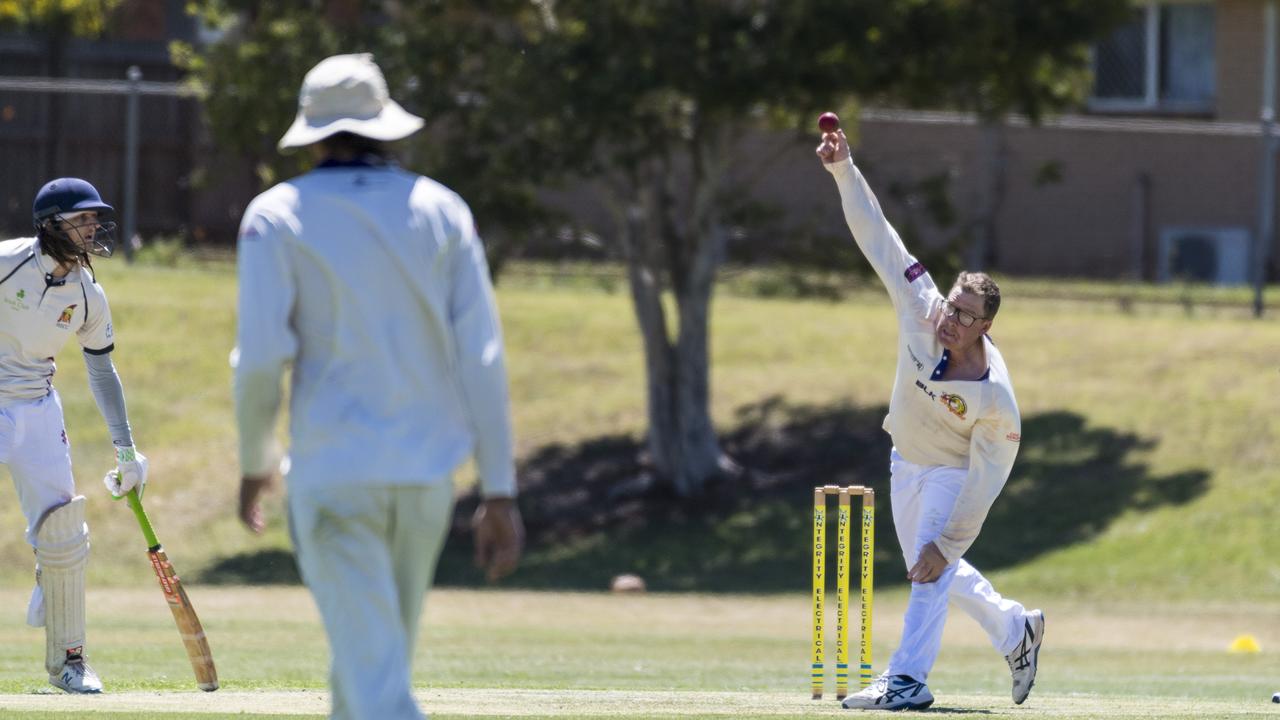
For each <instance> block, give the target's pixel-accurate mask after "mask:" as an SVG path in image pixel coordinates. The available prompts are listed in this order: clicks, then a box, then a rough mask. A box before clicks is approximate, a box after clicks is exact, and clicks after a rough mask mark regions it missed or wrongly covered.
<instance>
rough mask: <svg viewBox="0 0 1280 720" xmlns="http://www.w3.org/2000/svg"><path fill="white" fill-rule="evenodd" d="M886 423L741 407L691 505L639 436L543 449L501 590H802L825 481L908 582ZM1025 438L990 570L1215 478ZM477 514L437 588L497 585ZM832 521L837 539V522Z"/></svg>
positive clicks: (277, 579) (1098, 443)
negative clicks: (866, 512) (480, 562)
mask: <svg viewBox="0 0 1280 720" xmlns="http://www.w3.org/2000/svg"><path fill="white" fill-rule="evenodd" d="M884 414H885V408H884V407H883V406H882V407H876V408H860V407H854V406H851V405H847V404H836V405H829V406H813V405H796V404H791V403H788V402H786V401H785V400H784V399H782V398H779V397H773V398H769V399H766V400H764V401H763V402H760V403H756V404H752V405H747V406H744V407H742V408H741V409H739V411H738V413H737V418H736V423H735V425H736V427H735V429H733V430H731V431H729V432H728V433H726V434H725V435H724V436H723V438H722V443H723V446H724V449H725V451H726V452H728V453H729V454H730V455H731V456H732V457H733V458H735V459H736V460H737V461H738V462H739V463H740V464H741V465H742V466H743V467H744V468H748V469H747V470H744V471H742V472H741V473H739V474H738V475H736V476H734V477H726V478H721V479H719V480H717V481H715V482H714V483H712V484H711V485H710V486H708V488H707V492H705V493H704V494H703V496H702V497H701V498H698V499H696V500H692V501H685V500H681V499H680V498H677V497H676V496H674V495H673V494H672V493H671V492H670V491H669V490H668V489H667V488H666V486H664V485H662V484H661V483H660V482H658V481H657V479H656V478H655V476H654V475H653V473H652V470H651V468H650V467H649V466H648V464H647V462H646V459H645V452H644V449H643V447H642V446H641V445H640V444H639V443H638V442H637V441H636V439H634V438H631V437H627V436H606V437H599V438H594V439H590V440H587V441H585V442H583V443H581V444H578V445H575V446H571V447H566V446H562V445H548V446H546V447H543V448H541V449H540V450H538V451H537V452H536V453H534V454H533V455H532V456H531V457H529V458H527V459H526V460H525V461H524V462H523V463H522V465H521V467H520V471H519V475H520V483H521V499H520V506H521V511H522V512H523V514H524V519H525V525H526V529H527V531H528V544H527V550H526V554H525V557H524V559H523V561H522V562H521V565H520V569H519V570H517V571H516V573H515V574H514V575H513V576H511V577H510V578H509V579H507V580H505V581H504V582H503V585H504V586H506V587H523V588H545V589H556V590H601V589H605V588H607V587H608V586H609V582H610V580H611V579H612V578H613V577H614V576H615V575H619V574H623V573H635V574H637V575H640V576H641V577H642V578H644V580H645V582H646V583H647V585H648V587H649V589H651V590H666V591H705V592H762V593H768V592H791V591H797V590H804V589H807V588H808V586H809V582H810V569H809V563H810V552H811V538H812V535H811V534H812V524H811V517H812V516H811V513H812V497H813V494H812V489H813V486H815V485H826V484H839V485H859V484H861V485H870V486H871V487H873V488H875V490H876V493H877V506H876V510H877V513H876V520H877V522H876V553H875V563H876V568H875V572H876V585H877V586H881V587H883V586H885V585H897V584H901V583H902V582H904V580H903V576H904V575H905V569H904V567H903V563H902V557H901V555H900V553H899V549H898V541H897V538H896V537H895V536H894V533H893V520H892V513H891V511H890V507H889V492H888V490H889V488H888V455H889V448H890V443H889V437H888V435H886V434H885V433H884V432H883V431H882V430H881V429H880V423H881V421H882V419H883V418H884ZM1022 436H1023V444H1022V449H1021V452H1020V454H1019V457H1018V461H1017V463H1016V464H1015V466H1014V470H1013V475H1012V477H1011V478H1010V480H1009V483H1008V484H1007V485H1006V486H1005V489H1004V492H1003V493H1002V494H1001V495H1000V497H999V498H998V499H997V500H996V503H995V505H994V506H993V508H992V510H991V514H990V516H989V517H988V519H987V522H986V525H985V526H984V528H983V531H982V535H981V537H979V538H978V541H977V543H976V544H975V545H974V546H973V548H972V549H971V550H970V552H969V554H968V555H967V557H968V558H969V559H970V560H972V561H973V563H974V564H975V565H977V566H978V567H979V568H982V569H984V570H985V569H992V570H994V569H998V568H1001V567H1007V566H1010V565H1014V564H1017V563H1022V562H1026V561H1028V560H1031V559H1032V558H1034V557H1036V556H1037V555H1040V554H1042V553H1046V552H1049V551H1051V550H1055V549H1057V548H1060V547H1064V546H1067V545H1072V544H1074V543H1077V542H1081V541H1084V540H1088V539H1090V538H1091V537H1093V536H1095V535H1097V534H1098V533H1100V532H1102V531H1103V530H1105V529H1106V528H1107V527H1108V526H1109V525H1110V523H1111V522H1113V521H1114V520H1115V518H1117V517H1118V516H1120V515H1121V514H1123V513H1125V512H1127V511H1129V510H1150V509H1154V508H1156V507H1159V506H1162V505H1171V504H1172V505H1177V504H1182V503H1186V502H1188V501H1190V500H1192V499H1194V498H1196V497H1197V496H1199V495H1200V494H1202V493H1203V492H1204V491H1205V490H1206V489H1207V488H1208V482H1209V473H1208V472H1207V471H1206V470H1202V469H1195V470H1189V471H1186V472H1182V473H1176V474H1172V475H1154V474H1153V473H1152V472H1151V471H1150V469H1149V468H1148V467H1147V466H1146V465H1145V464H1143V463H1142V462H1140V461H1139V460H1137V459H1135V458H1134V457H1133V454H1134V453H1135V452H1141V451H1146V450H1150V449H1153V448H1154V447H1155V444H1156V443H1155V441H1154V440H1151V439H1148V438H1142V437H1139V436H1137V435H1135V434H1133V433H1129V432H1122V431H1118V430H1114V429H1111V428H1100V427H1091V426H1087V425H1086V424H1085V419H1084V418H1083V417H1082V416H1080V415H1077V414H1074V413H1069V412H1049V413H1042V414H1039V415H1034V416H1031V417H1027V418H1024V419H1023V427H1022ZM833 504H834V503H833ZM475 506H476V498H475V497H474V496H470V497H466V498H463V499H461V500H460V501H459V503H458V507H457V509H456V512H455V514H454V520H453V527H452V530H451V532H450V538H449V542H448V543H447V545H446V547H445V550H444V553H443V555H442V557H441V558H440V565H439V570H438V572H437V584H438V585H443V586H479V585H482V584H483V583H484V581H483V579H482V577H481V576H480V573H479V572H477V571H476V570H475V569H474V568H473V567H472V566H471V558H470V554H471V552H472V544H471V537H470V532H469V531H468V523H469V520H470V517H471V513H472V512H473V511H474V509H475ZM829 517H830V519H831V523H832V526H831V527H830V528H828V537H834V520H835V513H834V512H832V513H830V515H829ZM854 541H855V543H856V542H857V538H856V537H855V538H854ZM830 545H834V543H831V544H830ZM829 562H830V560H829ZM832 567H833V566H832ZM199 580H200V581H201V582H205V583H211V584H232V583H234V584H263V585H266V584H291V583H297V582H299V577H298V571H297V566H296V565H295V563H294V560H293V556H292V555H291V554H290V553H289V552H287V551H284V550H279V549H272V550H265V551H262V552H257V553H245V554H241V555H235V556H232V557H227V558H223V559H221V560H219V561H218V562H217V563H216V564H214V565H213V566H211V567H209V568H207V569H206V570H205V571H204V572H202V573H200V576H199Z"/></svg>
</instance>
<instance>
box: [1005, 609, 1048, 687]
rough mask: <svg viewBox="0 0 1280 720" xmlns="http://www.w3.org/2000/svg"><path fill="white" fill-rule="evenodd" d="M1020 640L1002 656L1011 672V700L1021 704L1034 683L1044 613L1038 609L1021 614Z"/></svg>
mask: <svg viewBox="0 0 1280 720" xmlns="http://www.w3.org/2000/svg"><path fill="white" fill-rule="evenodd" d="M1022 625H1023V628H1022V642H1020V643H1018V647H1016V648H1014V650H1013V652H1011V653H1009V654H1008V655H1005V656H1004V659H1005V662H1007V663H1009V672H1010V673H1012V674H1013V702H1014V703H1015V704H1017V705H1021V704H1022V701H1023V700H1026V699H1027V695H1030V694H1031V688H1032V686H1034V685H1035V684H1036V668H1037V666H1038V665H1039V660H1040V643H1042V642H1044V613H1042V612H1040V611H1039V610H1032V611H1031V612H1029V613H1027V614H1025V615H1023V616H1022Z"/></svg>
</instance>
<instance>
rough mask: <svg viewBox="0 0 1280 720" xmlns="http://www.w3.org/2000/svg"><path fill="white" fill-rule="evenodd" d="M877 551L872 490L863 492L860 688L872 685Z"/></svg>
mask: <svg viewBox="0 0 1280 720" xmlns="http://www.w3.org/2000/svg"><path fill="white" fill-rule="evenodd" d="M875 549H876V493H875V491H874V490H872V489H871V488H866V489H865V490H863V491H862V558H861V560H862V562H861V568H862V580H861V582H860V583H859V586H860V589H861V591H862V627H861V630H862V659H861V662H862V667H861V672H860V673H859V687H864V688H865V687H867V686H868V685H870V684H871V609H872V607H871V606H872V602H873V601H874V600H875V589H874V587H873V586H874V584H875V573H874V572H873V571H872V564H873V561H874V559H875Z"/></svg>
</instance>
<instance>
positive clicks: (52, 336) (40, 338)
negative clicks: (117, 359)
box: [0, 238, 115, 405]
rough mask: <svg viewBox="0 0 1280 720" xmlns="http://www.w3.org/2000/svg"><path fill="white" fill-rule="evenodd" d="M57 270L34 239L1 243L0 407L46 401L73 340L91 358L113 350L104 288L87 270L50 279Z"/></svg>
mask: <svg viewBox="0 0 1280 720" xmlns="http://www.w3.org/2000/svg"><path fill="white" fill-rule="evenodd" d="M55 268H56V264H55V263H54V262H53V260H52V259H50V258H49V257H48V256H47V255H45V254H44V253H43V252H41V250H40V242H39V240H37V239H36V238H19V239H16V240H6V241H4V242H0V405H7V404H10V403H13V402H20V401H25V400H37V399H39V398H42V397H44V396H45V395H48V394H49V388H50V387H52V385H53V374H54V372H55V371H56V370H57V366H56V365H55V364H54V362H53V358H54V356H55V355H57V354H58V351H59V350H61V349H62V347H63V346H64V345H66V343H67V340H69V339H70V338H71V336H72V335H75V336H76V337H77V338H78V339H79V340H80V345H81V347H83V348H84V351H85V352H87V353H89V354H92V355H102V354H105V353H109V352H111V350H112V349H113V348H114V347H115V345H114V344H113V338H112V331H111V309H110V307H108V305H107V295H106V293H105V292H104V291H103V290H102V286H101V285H99V284H98V283H97V282H96V281H95V280H94V278H93V275H92V273H90V272H89V270H87V269H85V268H82V267H77V268H76V269H75V270H72V271H71V272H69V273H67V274H66V275H65V276H64V277H62V278H54V277H53V276H52V275H50V274H49V273H51V272H52V271H53V270H54V269H55Z"/></svg>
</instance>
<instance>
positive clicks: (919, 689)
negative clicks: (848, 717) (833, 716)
mask: <svg viewBox="0 0 1280 720" xmlns="http://www.w3.org/2000/svg"><path fill="white" fill-rule="evenodd" d="M932 704H933V693H931V692H929V686H928V685H925V684H924V683H922V682H918V681H917V680H916V679H915V678H913V677H911V676H910V675H889V674H884V675H881V676H880V677H878V678H876V679H875V681H874V682H872V683H871V684H870V685H868V686H867V687H865V688H863V689H861V690H859V691H858V692H856V693H854V694H852V695H850V696H849V697H847V698H845V699H844V702H843V703H841V707H843V708H845V709H846V710H923V709H925V708H927V707H929V706H930V705H932Z"/></svg>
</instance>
